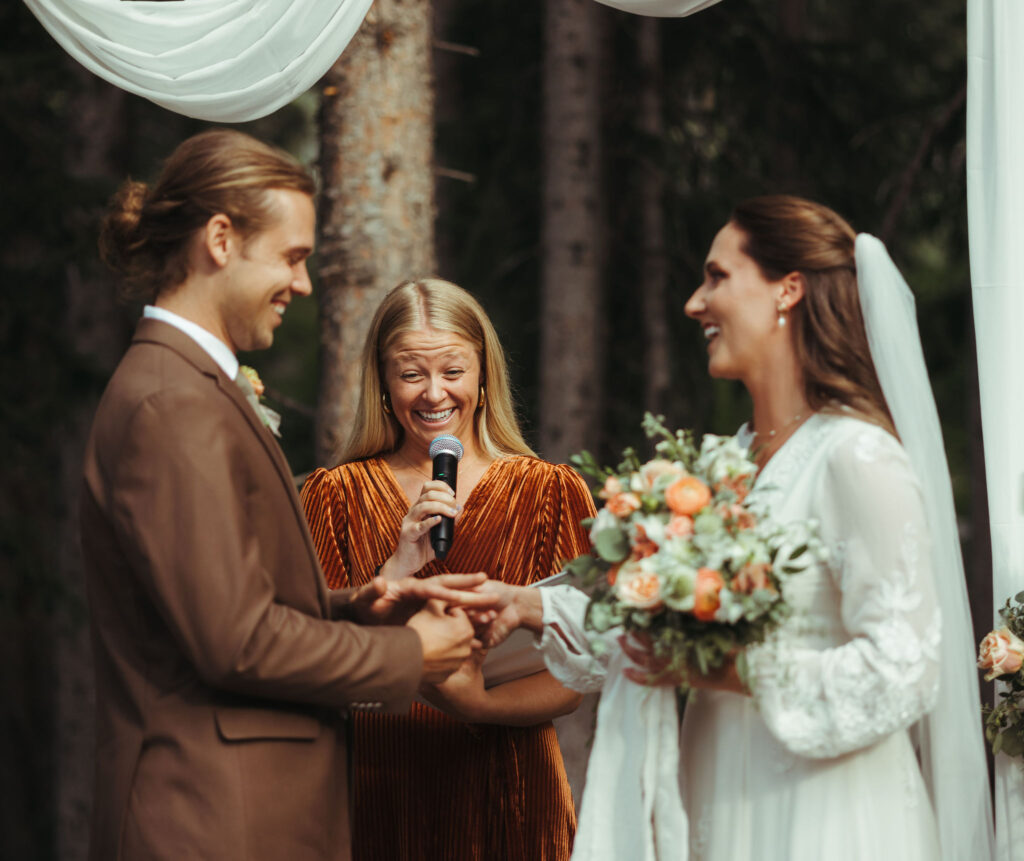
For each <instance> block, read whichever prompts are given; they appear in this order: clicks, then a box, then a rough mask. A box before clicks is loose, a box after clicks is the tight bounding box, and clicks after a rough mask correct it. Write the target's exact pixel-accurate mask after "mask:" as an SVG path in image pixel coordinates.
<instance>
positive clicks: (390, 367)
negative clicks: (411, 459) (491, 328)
mask: <svg viewBox="0 0 1024 861" xmlns="http://www.w3.org/2000/svg"><path fill="white" fill-rule="evenodd" d="M384 388H385V389H387V391H388V393H389V396H390V399H391V409H392V411H393V412H394V416H395V419H397V421H398V423H399V424H400V425H401V426H402V429H403V430H404V431H405V439H404V441H403V443H402V448H403V449H404V448H405V447H406V446H413V447H414V448H416V449H417V454H423V453H424V452H426V451H427V450H428V449H429V447H430V442H431V440H433V439H434V437H436V436H437V435H438V434H442V433H447V434H452V435H454V436H457V437H458V438H459V439H460V440H462V442H463V444H466V445H475V444H476V436H475V434H476V430H475V425H474V421H473V419H474V415H475V413H476V409H477V405H478V402H479V396H480V358H479V356H478V354H477V351H476V349H475V348H474V347H473V344H472V343H470V342H469V341H468V340H466V339H465V338H463V337H462V336H461V335H457V334H456V333H454V332H441V331H438V330H436V329H419V330H416V331H413V332H406V333H404V334H403V335H401V336H399V337H398V339H397V340H396V341H395V343H394V344H393V345H392V346H391V348H390V349H388V351H387V354H386V355H385V357H384Z"/></svg>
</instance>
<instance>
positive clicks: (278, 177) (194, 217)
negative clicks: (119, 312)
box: [99, 129, 316, 299]
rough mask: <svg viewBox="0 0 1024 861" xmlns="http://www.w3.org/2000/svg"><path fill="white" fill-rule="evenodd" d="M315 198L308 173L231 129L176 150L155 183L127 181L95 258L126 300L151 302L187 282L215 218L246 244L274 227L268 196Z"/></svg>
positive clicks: (199, 137)
mask: <svg viewBox="0 0 1024 861" xmlns="http://www.w3.org/2000/svg"><path fill="white" fill-rule="evenodd" d="M271 189H289V190H293V191H300V192H302V193H304V194H308V195H310V196H312V195H313V194H314V193H315V191H316V184H315V182H314V180H313V177H312V176H311V175H310V173H309V171H307V170H306V168H304V167H303V166H302V165H301V164H299V163H298V162H297V161H296V160H295V159H294V158H292V157H291V156H290V155H289V154H288V153H286V152H283V151H282V150H279V149H275V148H274V147H271V146H268V145H267V144H265V143H262V142H261V141H258V140H256V139H255V138H252V137H250V136H249V135H246V134H243V133H242V132H238V131H234V130H231V129H212V130H210V131H206V132H202V133H200V134H197V135H193V136H192V137H190V138H188V139H187V140H185V141H183V142H182V143H181V144H179V145H178V147H177V149H175V150H174V152H173V153H171V155H170V157H169V158H168V159H167V161H166V162H165V163H164V167H163V170H162V171H161V172H160V176H159V178H158V179H157V181H156V183H155V184H154V185H153V186H152V187H149V186H147V185H146V183H143V182H135V181H133V180H127V181H126V182H124V183H123V184H122V185H121V187H120V188H119V189H118V191H117V192H116V193H115V194H114V197H113V198H112V199H111V201H110V205H109V207H108V211H107V215H106V217H105V218H104V220H103V225H102V227H101V231H100V238H99V246H100V256H101V257H102V258H103V261H104V262H105V263H106V264H107V265H108V266H109V267H110V268H111V269H113V270H114V272H116V273H117V274H118V275H119V276H120V279H121V293H122V296H123V297H124V298H126V299H140V298H141V299H150V298H152V297H154V296H156V295H158V294H159V293H160V292H161V291H163V290H166V289H168V288H171V287H175V286H177V285H178V284H181V283H182V282H183V281H184V280H185V279H186V278H187V277H188V243H189V240H190V239H191V237H192V236H193V234H194V233H195V232H196V230H198V229H199V228H200V227H202V226H203V225H204V224H206V222H207V221H208V220H209V219H210V218H211V217H212V216H213V215H216V214H218V213H223V214H224V215H227V216H228V218H230V219H231V224H232V226H233V227H234V228H235V229H236V230H237V231H238V232H239V233H240V234H241V236H242V237H243V238H248V237H251V236H252V235H254V234H255V233H258V232H259V231H261V230H264V229H266V228H267V227H269V226H270V225H271V224H273V222H274V219H275V217H276V213H275V212H274V210H273V207H272V205H271V202H270V200H269V198H268V195H267V192H268V191H269V190H271Z"/></svg>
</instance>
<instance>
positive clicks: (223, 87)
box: [25, 0, 719, 123]
mask: <svg viewBox="0 0 1024 861" xmlns="http://www.w3.org/2000/svg"><path fill="white" fill-rule="evenodd" d="M717 2H719V0H612V2H607V4H606V5H608V6H614V7H615V8H616V9H621V10H623V11H626V12H635V13H636V14H639V15H659V16H673V17H681V16H684V15H690V14H692V13H694V12H698V11H700V10H701V9H704V8H706V7H708V6H712V5H714V4H715V3H717ZM371 3H372V0H177V2H157V0H133V2H125V0H25V4H26V5H27V6H28V8H29V9H31V10H32V12H33V13H34V14H35V16H36V17H37V18H38V19H39V20H40V22H41V23H42V24H43V26H44V27H46V29H47V30H48V31H49V32H50V35H51V36H53V38H54V39H56V40H57V41H58V42H59V43H60V45H61V46H62V47H63V48H64V49H65V50H66V51H67V52H68V53H69V54H71V56H72V57H74V58H75V59H76V60H78V62H79V63H81V64H82V65H83V66H85V67H86V68H87V69H88V70H89V71H91V72H93V73H95V74H96V75H98V76H99V77H101V78H103V79H105V80H107V81H109V82H110V83H112V84H115V85H116V86H118V87H121V88H122V89H124V90H127V91H128V92H130V93H135V94H136V95H139V96H142V97H143V98H146V99H149V100H150V101H152V102H155V103H156V104H158V105H160V106H162V107H165V108H167V109H168V110H171V111H175V112H177V113H179V114H185V115H186V116H189V117H196V118H198V119H202V120H210V121H212V122H221V123H240V122H245V121H247V120H254V119H257V118H258V117H262V116H266V115H267V114H270V113H273V112H274V111H276V110H277V109H278V108H280V107H281V106H283V105H286V104H287V103H288V102H290V101H291V100H292V99H294V98H295V97H296V96H299V95H301V94H302V93H304V92H305V91H306V90H308V89H309V88H310V87H311V86H313V84H315V83H316V82H317V80H319V79H320V77H321V76H322V75H323V74H324V73H325V72H326V71H327V70H328V69H329V68H330V67H331V65H332V64H333V63H334V61H335V60H337V59H338V57H339V56H341V53H342V51H344V50H345V48H346V46H347V45H348V43H349V41H350V40H351V39H352V37H353V36H354V35H355V33H356V31H357V30H358V29H359V25H360V24H361V23H362V21H363V18H365V17H366V13H367V11H368V10H369V8H370V4H371Z"/></svg>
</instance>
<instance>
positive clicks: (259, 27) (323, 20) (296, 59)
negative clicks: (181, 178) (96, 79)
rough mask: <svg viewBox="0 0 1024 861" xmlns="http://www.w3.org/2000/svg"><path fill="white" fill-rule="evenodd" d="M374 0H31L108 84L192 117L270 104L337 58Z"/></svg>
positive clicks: (228, 114)
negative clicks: (174, 0) (176, 0)
mask: <svg viewBox="0 0 1024 861" xmlns="http://www.w3.org/2000/svg"><path fill="white" fill-rule="evenodd" d="M371 2H372V0H316V2H315V3H314V2H306V3H296V2H294V0H187V2H180V3H164V2H123V0H25V3H26V5H27V6H28V8H29V9H30V10H31V11H32V12H33V14H34V15H35V16H36V17H37V18H38V19H39V21H40V23H42V25H43V26H44V27H45V28H46V29H47V30H48V31H49V33H50V35H51V36H53V38H54V39H56V40H57V42H59V43H60V45H61V47H62V48H64V50H65V51H67V52H68V53H69V54H70V55H71V56H72V57H74V58H75V59H76V60H77V61H78V62H79V63H81V64H82V65H83V66H85V68H87V69H88V70H89V71H90V72H92V73H94V74H96V75H99V76H100V77H101V78H103V79H104V80H106V81H109V82H110V83H111V84H114V85H115V86H118V87H120V88H121V89H123V90H127V91H128V92H130V93H135V94H136V95H138V96H142V97H143V98H146V99H149V100H150V101H152V102H155V103H156V104H158V105H160V106H161V107H164V108H167V109H168V110H170V111H175V112H177V113H180V114H184V115H185V116H189V117H197V118H198V119H203V120H211V121H215V122H227V123H239V122H245V121H247V120H254V119H257V118H259V117H262V116H266V115H267V114H270V113H273V112H274V111H276V110H277V109H278V108H280V107H282V106H283V105H286V104H287V103H288V102H290V101H292V99H294V98H295V97H296V96H299V95H301V94H302V93H304V92H305V91H306V90H308V89H309V88H310V87H312V86H313V84H315V83H316V82H317V81H318V80H319V79H320V78H321V77H322V76H323V74H324V73H325V72H326V71H327V70H328V69H329V68H330V67H331V65H332V64H333V63H334V61H335V60H337V59H338V57H339V56H340V55H341V53H342V51H344V50H345V48H346V47H347V46H348V43H349V41H350V40H351V39H352V37H353V36H354V35H355V34H356V31H357V30H358V29H359V25H360V24H361V23H362V21H363V18H365V17H366V13H367V11H368V10H369V8H370V4H371Z"/></svg>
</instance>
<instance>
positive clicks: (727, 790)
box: [541, 414, 941, 861]
mask: <svg viewBox="0 0 1024 861" xmlns="http://www.w3.org/2000/svg"><path fill="white" fill-rule="evenodd" d="M741 435H742V432H741ZM752 494H756V495H757V497H759V498H760V500H762V501H764V502H766V503H767V504H768V505H769V506H770V511H771V515H772V517H773V519H775V520H778V521H780V522H787V521H794V520H808V519H815V520H817V521H818V523H819V528H820V535H821V538H822V540H823V541H824V543H825V545H826V547H827V549H828V553H829V557H828V560H827V561H826V562H823V563H821V564H818V565H817V566H816V567H813V568H811V569H808V570H807V571H805V572H802V573H800V574H798V575H795V576H794V577H793V578H792V579H791V580H790V581H789V582H788V583H787V585H786V587H785V596H786V598H787V600H788V602H789V603H790V605H791V606H792V608H793V613H792V615H791V616H790V618H789V619H788V620H787V621H786V622H785V623H784V624H783V625H782V626H781V627H780V628H779V630H778V631H776V632H775V634H774V635H773V636H772V637H771V638H770V639H769V640H768V642H766V643H764V644H763V645H760V646H757V647H752V648H750V649H749V650H748V659H749V664H750V670H751V683H752V687H753V691H754V694H753V696H744V695H741V694H732V693H722V692H713V691H703V690H702V691H697V692H696V693H695V695H694V696H692V697H691V699H690V701H689V703H688V704H687V706H686V711H685V716H684V720H683V727H682V733H681V746H680V766H679V776H680V784H681V786H680V789H681V793H682V798H683V802H684V806H685V809H686V815H687V818H688V820H689V840H688V843H689V846H688V847H680V851H679V854H678V857H679V858H687V857H689V858H690V859H692V861H824V859H827V861H876V859H888V858H894V859H900V861H935V859H937V858H939V857H940V853H939V848H938V838H937V828H936V823H935V817H934V814H933V812H932V806H931V802H930V800H929V796H928V792H927V789H926V787H925V783H924V780H923V779H922V775H921V770H920V767H919V765H918V759H917V756H916V754H915V749H914V740H913V734H914V732H915V726H914V725H915V723H916V722H917V721H918V719H919V718H921V717H922V716H923V715H924V714H925V713H927V712H928V710H929V709H931V708H932V707H933V705H934V703H935V700H936V697H937V693H938V684H939V666H938V655H939V642H940V633H941V631H940V625H941V620H940V617H939V611H938V607H937V603H936V596H935V590H934V586H933V581H932V576H931V570H930V565H929V541H928V535H927V528H926V526H925V515H924V511H923V506H922V502H921V496H920V491H919V488H918V485H917V481H916V479H915V478H914V475H913V473H912V471H911V467H910V464H909V462H908V461H907V457H906V454H905V453H904V451H903V448H902V447H901V446H900V444H899V443H898V441H897V440H896V439H895V438H894V437H893V436H891V435H890V434H888V433H887V432H885V431H883V430H881V429H880V428H877V427H875V426H874V425H871V424H868V423H865V422H863V421H860V420H859V419H856V418H853V417H851V416H846V415H824V414H818V415H815V416H812V417H811V418H810V419H809V420H808V421H807V422H806V423H805V424H804V425H803V426H801V427H800V428H799V429H798V430H797V431H796V433H794V434H793V436H792V437H791V438H790V439H789V440H788V441H787V442H786V443H785V445H784V446H783V447H782V448H781V449H780V450H779V451H778V452H777V453H776V455H775V456H774V457H773V458H772V459H771V460H770V461H769V463H768V464H767V466H766V467H765V469H764V470H762V471H761V473H760V474H759V476H758V478H757V482H756V483H755V486H754V490H753V491H752ZM580 598H581V596H579V595H578V594H577V595H576V596H570V595H568V594H566V593H563V594H562V595H559V594H557V593H556V592H554V591H553V590H552V594H551V595H545V622H557V623H558V630H559V631H561V632H562V636H561V637H559V636H557V635H555V634H553V633H551V630H550V626H548V625H546V626H545V634H544V637H543V638H542V641H541V648H542V649H543V650H544V651H545V656H546V660H547V663H548V666H549V668H550V669H551V670H552V672H554V673H555V674H556V676H558V677H559V678H561V679H562V680H563V681H564V682H566V683H567V684H569V686H571V687H577V688H586V689H593V688H594V687H595V686H596V685H597V684H598V680H599V679H600V676H601V674H602V673H603V672H604V668H605V667H606V666H607V661H605V662H598V661H596V660H595V659H593V658H591V657H589V656H586V655H583V654H580V652H581V651H583V650H581V649H580V648H579V644H580V643H582V642H583V641H584V637H585V633H584V632H583V631H582V629H581V622H582V615H581V614H582V608H583V607H584V606H585V604H586V601H585V599H583V600H582V601H581V600H580ZM567 631H570V632H571V633H569V634H568V637H569V639H570V640H575V641H576V645H575V647H570V648H569V649H568V650H567V649H566V648H565V647H564V642H562V643H559V642H558V641H559V640H563V641H564V638H565V636H566V633H565V632H567ZM591 768H592V769H593V761H592V763H591ZM589 790H590V787H589V786H588V787H587V789H586V790H585V791H584V802H583V803H584V807H585V806H586V804H587V797H586V794H587V791H589ZM662 854H663V853H662V852H659V853H657V855H658V858H659V861H662V859H661V856H662ZM574 857H576V856H574Z"/></svg>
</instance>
